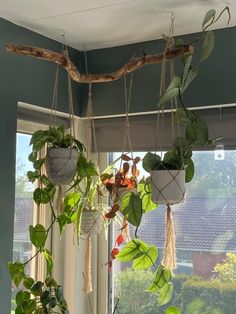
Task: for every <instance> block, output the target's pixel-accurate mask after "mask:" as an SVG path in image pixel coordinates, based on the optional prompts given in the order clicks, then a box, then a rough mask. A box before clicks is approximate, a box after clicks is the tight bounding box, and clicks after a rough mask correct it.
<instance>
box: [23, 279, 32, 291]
mask: <svg viewBox="0 0 236 314" xmlns="http://www.w3.org/2000/svg"><path fill="white" fill-rule="evenodd" d="M33 284H34V279H33V278H31V277H27V278H24V280H23V285H24V287H25V288H26V289H30V288H31V287H32V286H33Z"/></svg>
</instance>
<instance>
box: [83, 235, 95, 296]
mask: <svg viewBox="0 0 236 314" xmlns="http://www.w3.org/2000/svg"><path fill="white" fill-rule="evenodd" d="M92 291H93V288H92V274H91V238H90V236H89V235H88V237H87V240H86V253H85V264H84V286H83V292H84V293H90V292H92Z"/></svg>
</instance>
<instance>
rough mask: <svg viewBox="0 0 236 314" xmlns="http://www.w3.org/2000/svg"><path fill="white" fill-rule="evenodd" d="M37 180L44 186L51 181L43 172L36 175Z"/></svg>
mask: <svg viewBox="0 0 236 314" xmlns="http://www.w3.org/2000/svg"><path fill="white" fill-rule="evenodd" d="M38 180H39V182H40V183H42V184H43V185H45V186H50V185H51V184H52V183H51V182H50V181H49V179H48V177H46V176H45V174H43V175H42V176H39V177H38Z"/></svg>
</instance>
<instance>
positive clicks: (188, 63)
mask: <svg viewBox="0 0 236 314" xmlns="http://www.w3.org/2000/svg"><path fill="white" fill-rule="evenodd" d="M192 59H193V57H192V56H188V57H187V59H186V60H185V64H184V72H183V75H182V86H183V84H184V82H185V80H186V78H187V76H188V72H189V70H190V67H191V63H192Z"/></svg>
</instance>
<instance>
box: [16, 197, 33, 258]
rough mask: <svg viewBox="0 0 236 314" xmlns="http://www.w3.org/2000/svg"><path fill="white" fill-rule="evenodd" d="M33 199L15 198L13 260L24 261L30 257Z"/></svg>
mask: <svg viewBox="0 0 236 314" xmlns="http://www.w3.org/2000/svg"><path fill="white" fill-rule="evenodd" d="M33 206H34V203H33V199H32V198H16V200H15V222H14V249H13V250H14V251H13V258H14V260H18V261H19V260H20V261H26V260H27V259H28V258H29V257H31V250H32V244H31V242H30V238H29V229H28V228H29V225H31V224H32V221H33Z"/></svg>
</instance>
